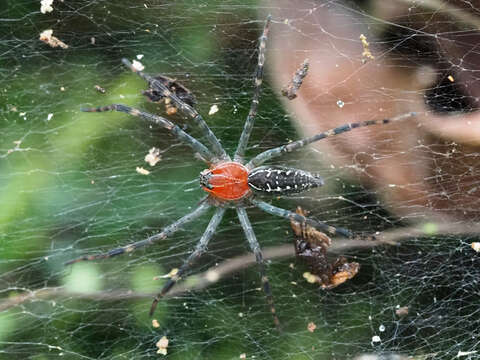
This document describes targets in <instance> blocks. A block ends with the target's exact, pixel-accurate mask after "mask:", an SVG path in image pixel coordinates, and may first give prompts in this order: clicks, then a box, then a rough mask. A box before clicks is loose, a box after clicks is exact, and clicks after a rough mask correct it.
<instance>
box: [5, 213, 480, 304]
mask: <svg viewBox="0 0 480 360" xmlns="http://www.w3.org/2000/svg"><path fill="white" fill-rule="evenodd" d="M427 224H429V226H428V227H427ZM427 230H428V231H427ZM447 234H450V235H466V234H480V225H478V224H464V223H448V222H439V223H426V224H419V225H413V226H410V227H405V228H396V229H393V230H388V231H385V232H383V233H380V234H376V235H375V237H376V240H372V241H369V240H357V239H353V240H352V239H338V240H334V241H333V243H332V245H331V246H330V247H329V249H328V252H329V253H331V254H343V253H345V252H347V251H352V250H355V249H369V248H374V247H378V246H382V245H389V246H395V245H399V244H400V243H401V241H402V240H406V239H409V238H412V237H426V236H434V235H447ZM263 254H264V258H265V259H278V258H284V257H293V256H295V251H294V248H293V245H292V244H285V245H280V246H272V247H267V248H265V249H263ZM254 264H255V257H254V255H253V254H250V253H249V254H245V255H241V256H237V257H234V258H231V259H227V260H225V261H223V262H222V263H220V264H218V265H217V266H214V267H211V268H210V269H208V270H206V271H204V272H203V273H199V274H196V275H191V276H190V277H188V279H187V280H188V281H184V282H183V283H181V284H177V286H175V287H174V288H173V289H172V290H171V291H170V292H169V293H168V294H167V295H166V296H165V297H173V296H177V295H179V294H182V293H185V292H189V291H193V290H201V289H203V288H206V287H207V286H210V285H211V284H214V283H216V282H217V281H219V280H220V279H222V278H225V277H227V276H228V275H229V274H231V273H234V272H238V271H240V270H242V269H244V268H247V267H249V266H251V265H254ZM155 295H156V294H155V293H138V292H133V291H132V290H116V291H98V292H92V293H82V292H74V291H71V290H67V289H66V288H65V287H63V286H57V287H45V288H41V289H38V290H31V291H26V292H25V293H23V294H19V295H15V296H12V297H9V298H7V299H4V300H2V301H0V311H5V310H8V309H10V308H12V307H15V306H18V305H20V304H23V303H24V302H26V301H33V300H45V299H50V298H59V297H75V298H78V299H90V300H97V301H105V300H108V301H110V300H121V299H146V298H153V297H154V296H155Z"/></svg>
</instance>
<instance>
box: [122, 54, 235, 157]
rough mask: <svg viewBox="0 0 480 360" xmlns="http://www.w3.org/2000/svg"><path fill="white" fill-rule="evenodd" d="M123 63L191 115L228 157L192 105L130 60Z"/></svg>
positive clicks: (219, 154)
mask: <svg viewBox="0 0 480 360" xmlns="http://www.w3.org/2000/svg"><path fill="white" fill-rule="evenodd" d="M122 63H123V64H124V65H125V66H126V67H128V68H129V69H130V70H131V71H133V72H134V73H137V74H138V75H139V76H140V77H141V78H143V79H144V80H146V81H147V82H148V83H149V85H150V87H152V88H153V89H155V90H157V91H158V92H159V93H161V94H162V96H164V97H166V98H169V99H170V100H171V101H172V102H173V103H174V104H175V107H177V108H178V109H180V110H181V111H182V112H183V113H185V114H186V115H188V116H190V117H191V118H192V119H193V121H194V122H195V123H196V124H197V126H198V127H199V128H200V129H201V130H202V131H203V133H204V135H205V137H206V138H207V140H208V142H209V143H210V144H211V145H212V147H213V150H214V153H215V154H216V155H217V156H219V157H220V158H221V159H228V158H229V157H228V155H227V153H226V152H225V150H224V149H223V147H222V145H221V144H220V141H218V139H217V137H216V136H215V134H214V133H213V132H212V130H210V128H209V127H208V125H207V123H206V122H205V120H204V119H203V117H202V116H201V115H200V114H199V113H198V112H197V110H195V109H194V108H193V107H192V106H190V105H188V104H187V103H185V102H184V101H182V99H180V98H179V97H178V96H177V95H175V94H174V93H173V92H171V91H170V90H169V89H168V88H167V87H166V86H165V85H164V84H163V83H162V82H161V81H159V80H157V79H155V78H154V77H153V76H150V75H148V74H146V73H144V72H143V71H140V70H138V69H136V68H135V67H134V66H133V65H132V63H131V62H130V61H128V60H127V59H125V58H123V59H122Z"/></svg>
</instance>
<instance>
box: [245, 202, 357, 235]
mask: <svg viewBox="0 0 480 360" xmlns="http://www.w3.org/2000/svg"><path fill="white" fill-rule="evenodd" d="M250 201H251V202H252V203H253V204H254V205H255V206H256V207H258V208H259V209H261V210H263V211H265V212H267V213H269V214H272V215H275V216H280V217H283V218H286V219H289V220H295V221H297V222H299V223H305V224H307V225H310V226H313V227H314V228H316V229H318V230H321V231H324V232H326V233H327V234H329V235H332V236H335V235H341V236H345V237H347V238H351V237H353V234H352V232H351V231H350V230H347V229H344V228H340V227H334V226H331V225H328V224H325V223H324V222H321V221H318V220H314V219H311V218H307V217H305V216H302V215H300V214H297V213H295V212H293V211H289V210H286V209H282V208H279V207H276V206H273V205H271V204H268V203H266V202H264V201H258V200H255V199H251V200H250Z"/></svg>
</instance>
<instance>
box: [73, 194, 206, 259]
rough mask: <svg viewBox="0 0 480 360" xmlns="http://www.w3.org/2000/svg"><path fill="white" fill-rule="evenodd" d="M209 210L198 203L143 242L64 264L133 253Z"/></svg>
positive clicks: (204, 203) (168, 234)
mask: <svg viewBox="0 0 480 360" xmlns="http://www.w3.org/2000/svg"><path fill="white" fill-rule="evenodd" d="M209 208H210V204H208V202H206V201H202V202H201V203H200V205H199V206H198V207H197V208H196V209H195V210H193V211H192V212H191V213H189V214H187V215H185V216H184V217H182V218H180V219H178V220H177V221H175V222H173V223H171V224H170V225H168V226H166V227H165V228H163V230H162V231H161V232H160V233H158V234H155V235H152V236H150V237H148V238H146V239H144V240H140V241H137V242H134V243H131V244H128V245H125V246H122V247H119V248H115V249H112V250H110V251H107V252H106V253H102V254H94V255H84V256H81V257H79V258H77V259H73V260H70V261H67V262H66V263H65V265H71V264H75V263H77V262H81V261H92V260H101V259H108V258H111V257H113V256H117V255H122V254H126V253H130V252H132V251H134V250H136V249H138V248H141V247H145V246H148V245H151V244H153V243H156V242H158V241H159V240H163V239H165V238H167V237H168V236H170V235H172V234H173V233H174V232H176V231H177V230H178V229H180V228H181V227H183V226H184V225H185V224H187V223H189V222H190V221H192V220H194V219H196V218H198V217H199V216H201V215H202V214H203V213H205V211H206V210H208V209H209Z"/></svg>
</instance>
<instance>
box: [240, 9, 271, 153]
mask: <svg viewBox="0 0 480 360" xmlns="http://www.w3.org/2000/svg"><path fill="white" fill-rule="evenodd" d="M271 19H272V17H271V16H268V17H267V21H266V23H265V27H264V28H263V33H262V36H260V39H259V40H260V44H259V46H258V64H257V69H256V71H255V90H254V92H253V99H252V104H251V105H250V111H249V113H248V116H247V120H246V121H245V125H244V127H243V132H242V135H241V136H240V141H239V142H238V147H237V150H236V151H235V156H234V160H235V161H238V162H241V160H242V159H243V157H244V155H245V149H246V148H247V144H248V139H249V137H250V134H251V133H252V129H253V124H254V123H255V116H256V115H257V109H258V100H259V98H260V90H261V85H262V79H263V65H264V64H265V49H266V47H267V36H268V29H269V26H270V21H271Z"/></svg>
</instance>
